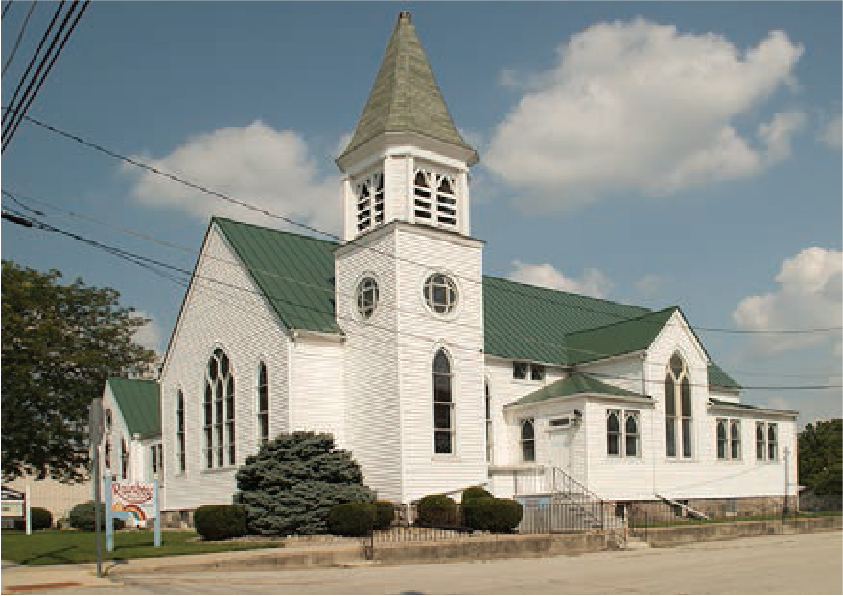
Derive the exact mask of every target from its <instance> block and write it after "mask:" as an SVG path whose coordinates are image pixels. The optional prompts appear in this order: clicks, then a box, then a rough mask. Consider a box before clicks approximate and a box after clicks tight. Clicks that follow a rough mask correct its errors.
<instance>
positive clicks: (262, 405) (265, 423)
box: [258, 362, 269, 443]
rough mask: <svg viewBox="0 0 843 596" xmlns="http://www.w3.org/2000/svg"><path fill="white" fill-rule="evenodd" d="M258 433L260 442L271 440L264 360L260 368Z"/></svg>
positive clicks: (267, 387)
mask: <svg viewBox="0 0 843 596" xmlns="http://www.w3.org/2000/svg"><path fill="white" fill-rule="evenodd" d="M258 433H259V436H258V439H259V441H260V443H266V442H267V441H268V440H269V381H268V379H267V374H266V364H264V363H263V362H261V364H260V369H259V370H258Z"/></svg>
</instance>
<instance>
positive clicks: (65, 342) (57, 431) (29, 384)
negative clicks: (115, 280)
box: [2, 259, 155, 481]
mask: <svg viewBox="0 0 843 596" xmlns="http://www.w3.org/2000/svg"><path fill="white" fill-rule="evenodd" d="M60 277H61V273H60V272H59V271H56V270H50V271H47V272H40V271H36V270H34V269H29V268H25V267H20V266H19V265H17V264H15V263H14V262H12V261H8V260H5V259H4V260H3V285H2V295H3V296H2V297H3V310H2V320H3V338H2V344H3V347H2V356H3V360H2V395H3V408H2V436H3V441H2V451H3V478H4V479H6V480H9V479H12V478H16V477H19V476H23V475H25V474H33V475H35V476H37V477H38V478H45V477H48V476H50V477H52V478H56V479H58V480H64V481H79V480H83V479H84V478H86V476H87V466H88V459H89V457H88V445H87V431H86V425H87V420H88V406H89V405H90V403H91V400H92V399H93V398H95V397H99V396H101V395H102V391H103V387H104V385H105V380H106V378H107V376H108V375H118V374H121V373H125V372H128V371H130V370H133V371H137V372H143V371H147V370H149V367H150V365H151V363H152V362H153V361H154V359H155V353H154V352H153V351H152V350H148V349H146V348H143V347H142V346H140V345H138V344H136V343H134V340H133V338H134V335H135V333H136V332H137V330H138V329H139V328H140V327H142V326H143V325H144V324H146V323H147V322H148V319H144V318H142V317H138V316H134V315H133V314H132V313H133V312H134V311H133V309H131V308H125V307H121V306H119V304H118V299H119V296H120V294H119V292H117V290H113V289H111V288H94V287H89V286H86V285H85V284H83V283H82V280H81V279H77V280H76V281H75V282H73V283H71V284H69V285H63V284H61V283H59V278H60Z"/></svg>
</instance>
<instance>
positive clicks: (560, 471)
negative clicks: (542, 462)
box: [551, 466, 603, 501]
mask: <svg viewBox="0 0 843 596" xmlns="http://www.w3.org/2000/svg"><path fill="white" fill-rule="evenodd" d="M551 470H552V471H553V483H552V485H551V492H563V493H564V492H568V493H571V492H574V491H571V490H567V491H564V490H557V484H556V476H557V474H561V476H562V479H563V481H564V482H565V483H567V484H569V485H573V486H575V487H576V488H577V489H578V490H577V491H576V492H578V493H579V494H581V495H584V496H586V497H589V498H591V499H593V500H595V501H603V499H601V498H600V497H599V496H597V495H596V494H595V493H593V492H592V491H590V490H589V489H588V488H586V486H585V485H584V484H582V483H581V482H579V481H577V480H575V479H574V478H573V477H572V476H571V475H570V474H568V473H567V472H566V471H565V470H563V469H562V468H557V467H556V466H551Z"/></svg>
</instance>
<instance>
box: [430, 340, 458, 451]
mask: <svg viewBox="0 0 843 596" xmlns="http://www.w3.org/2000/svg"><path fill="white" fill-rule="evenodd" d="M451 376H452V375H451V361H450V360H449V359H448V355H447V354H446V353H445V350H442V349H440V350H439V351H438V352H436V356H435V357H434V358H433V452H434V453H453V452H454V399H453V392H452V389H451Z"/></svg>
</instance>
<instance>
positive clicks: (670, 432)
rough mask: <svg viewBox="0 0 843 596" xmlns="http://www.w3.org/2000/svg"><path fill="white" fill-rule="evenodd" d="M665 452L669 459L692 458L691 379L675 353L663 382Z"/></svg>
mask: <svg viewBox="0 0 843 596" xmlns="http://www.w3.org/2000/svg"><path fill="white" fill-rule="evenodd" d="M664 415H665V447H666V448H665V452H666V454H667V456H668V457H676V456H677V454H679V453H681V455H682V457H691V456H692V455H693V432H692V429H693V416H692V410H691V380H690V378H689V377H688V367H687V365H686V364H685V361H684V360H683V359H682V356H680V355H679V353H678V352H676V353H675V354H673V356H671V357H670V362H669V363H668V366H667V374H666V375H665V380H664Z"/></svg>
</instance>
